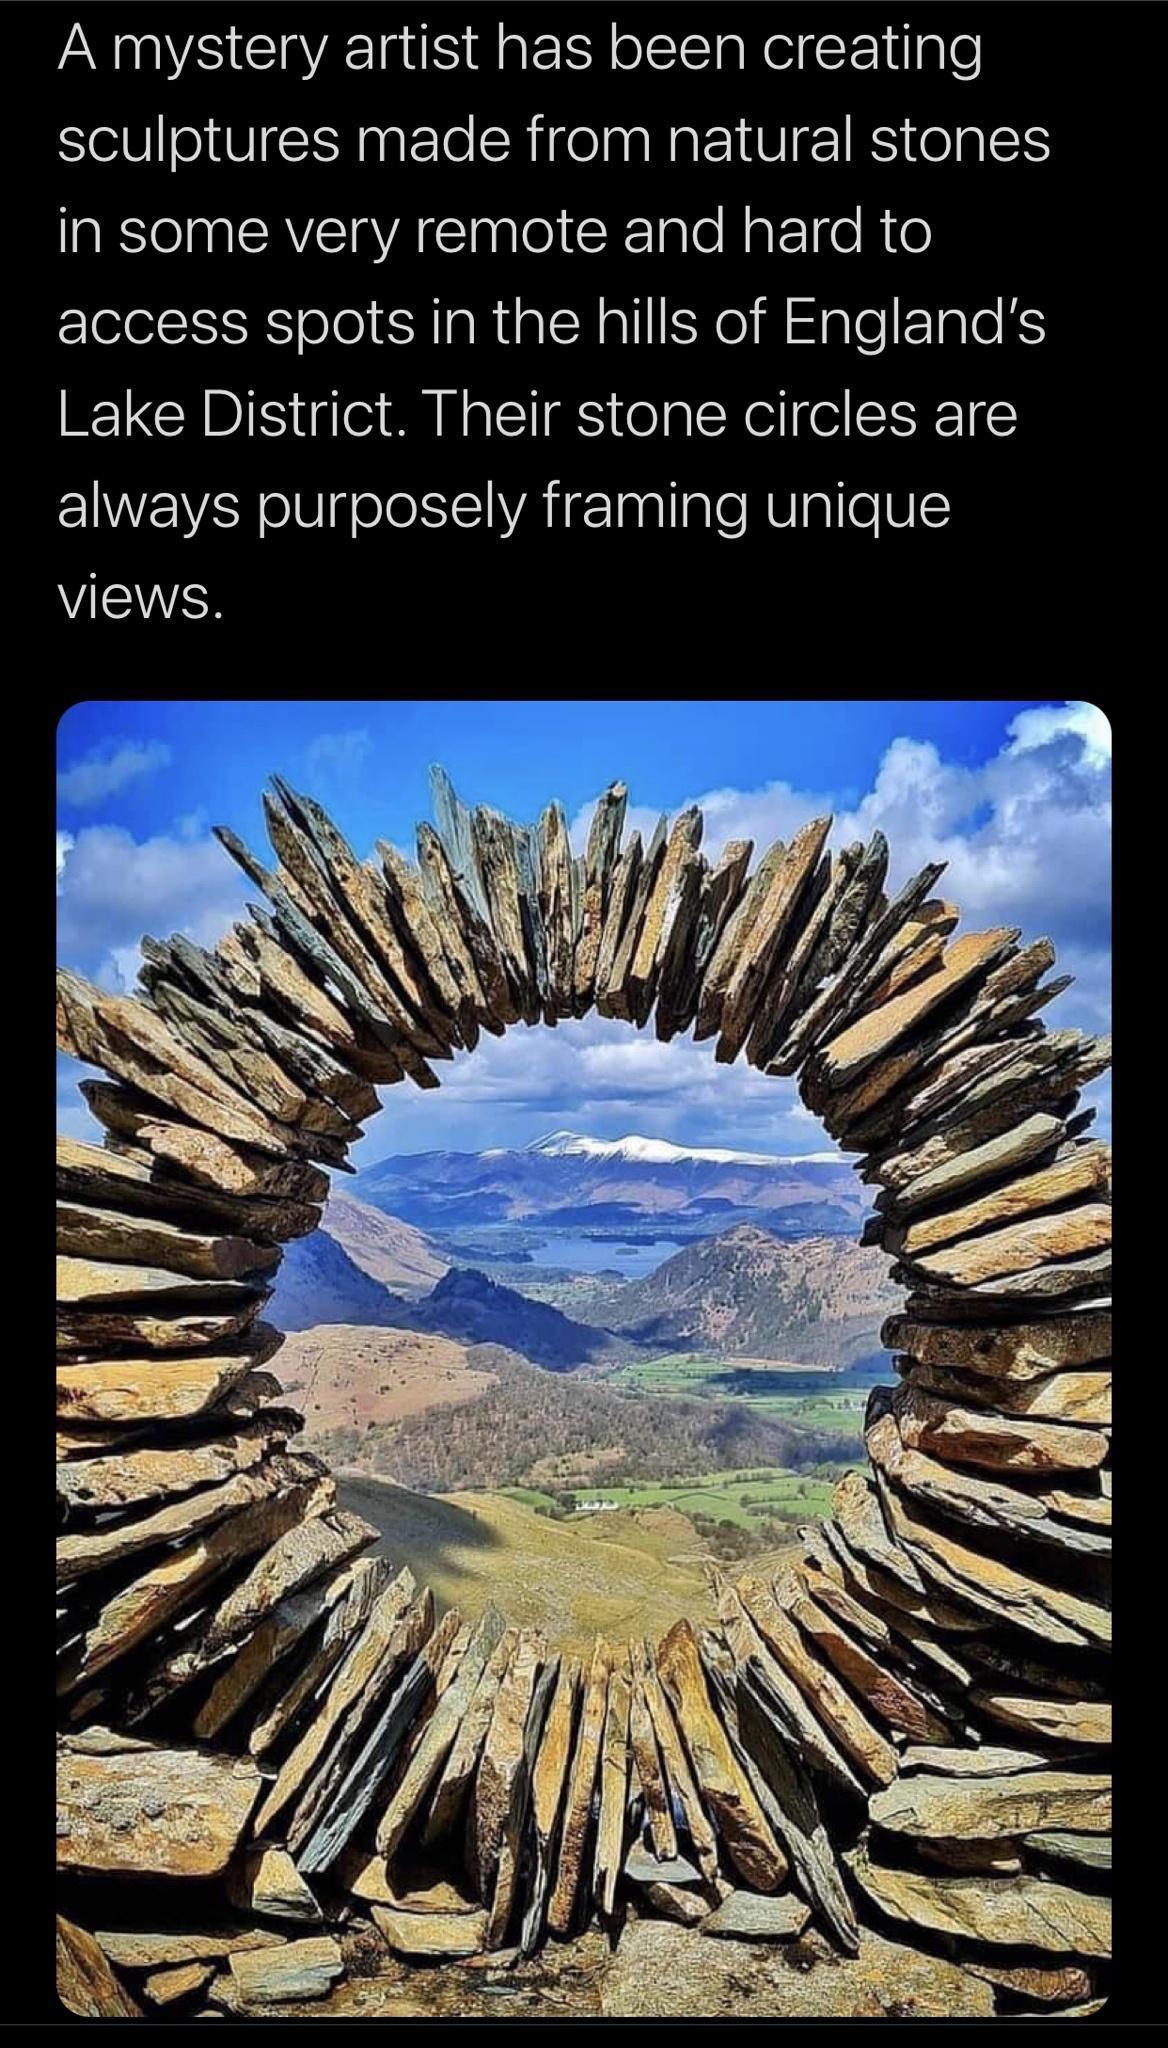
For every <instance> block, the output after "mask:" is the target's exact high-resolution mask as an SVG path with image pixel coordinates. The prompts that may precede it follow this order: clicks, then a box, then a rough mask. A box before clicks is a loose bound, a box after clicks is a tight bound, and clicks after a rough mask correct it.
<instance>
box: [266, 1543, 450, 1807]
mask: <svg viewBox="0 0 1168 2048" xmlns="http://www.w3.org/2000/svg"><path fill="white" fill-rule="evenodd" d="M416 1591H417V1586H416V1582H415V1580H414V1575H413V1573H412V1572H411V1571H409V1570H408V1569H407V1570H405V1571H402V1572H399V1573H398V1576H397V1578H396V1579H394V1581H393V1583H392V1585H390V1586H387V1587H386V1588H385V1589H384V1591H383V1592H381V1593H380V1594H379V1595H378V1597H377V1600H376V1602H375V1604H374V1607H373V1610H372V1612H371V1613H370V1615H369V1617H368V1619H367V1621H366V1622H365V1625H364V1627H363V1629H362V1631H361V1634H360V1636H359V1637H358V1638H357V1640H356V1642H355V1643H354V1644H353V1645H352V1647H351V1649H350V1651H349V1653H348V1655H347V1656H346V1658H345V1661H344V1663H343V1665H342V1666H341V1668H340V1670H339V1671H338V1672H337V1673H336V1675H335V1677H334V1678H333V1680H332V1683H331V1684H330V1686H329V1689H328V1691H327V1693H326V1694H325V1697H324V1700H323V1701H322V1703H321V1707H320V1711H319V1713H318V1714H317V1715H316V1716H315V1717H314V1719H313V1720H312V1721H311V1722H310V1724H309V1726H308V1727H307V1728H306V1729H305V1731H304V1733H303V1735H302V1736H301V1737H300V1740H299V1741H298V1742H297V1743H296V1744H295V1745H294V1746H293V1748H292V1749H291V1750H290V1751H289V1753H288V1755H287V1756H286V1757H285V1759H284V1761H283V1763H282V1764H281V1766H280V1769H279V1771H278V1772H277V1774H276V1778H275V1782H274V1783H273V1784H272V1785H271V1786H270V1788H269V1790H268V1792H267V1794H266V1796H265V1798H264V1802H263V1805H262V1806H261V1808H260V1810H259V1813H258V1814H257V1816H256V1833H257V1834H264V1833H266V1832H267V1831H268V1830H269V1829H270V1828H271V1825H272V1823H273V1821H274V1820H275V1819H276V1816H277V1815H278V1814H280V1813H282V1812H283V1810H284V1808H285V1807H286V1806H287V1805H288V1802H289V1800H290V1799H292V1797H293V1796H294V1794H296V1793H298V1792H299V1791H300V1790H301V1788H302V1787H303V1786H304V1784H305V1783H306V1781H307V1780H308V1778H309V1775H310V1773H311V1772H312V1770H313V1769H314V1767H315V1766H316V1764H317V1763H318V1762H319V1760H320V1758H321V1756H322V1754H323V1752H324V1750H325V1747H326V1745H327V1744H328V1742H329V1741H330V1740H331V1738H332V1737H333V1735H334V1733H335V1731H336V1730H337V1729H338V1728H339V1727H340V1725H341V1723H342V1722H343V1721H345V1719H346V1717H347V1716H348V1715H349V1713H350V1712H351V1710H352V1709H353V1708H354V1706H356V1705H357V1704H358V1703H359V1701H360V1699H361V1697H362V1694H363V1693H364V1692H365V1690H366V1688H367V1686H368V1685H369V1684H370V1682H371V1680H372V1679H373V1677H374V1675H375V1673H376V1671H377V1667H378V1665H379V1664H380V1663H381V1661H382V1659H383V1657H386V1656H387V1654H388V1651H389V1646H390V1644H391V1642H392V1641H393V1637H394V1633H395V1631H396V1629H397V1627H398V1624H399V1623H400V1621H401V1619H402V1616H403V1615H404V1614H405V1613H406V1611H407V1609H408V1608H409V1605H410V1602H411V1601H412V1600H413V1597H414V1594H415V1592H416Z"/></svg>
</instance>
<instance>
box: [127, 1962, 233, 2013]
mask: <svg viewBox="0 0 1168 2048" xmlns="http://www.w3.org/2000/svg"><path fill="white" fill-rule="evenodd" d="M214 1975H215V1965H214V1963H179V1964H178V1965H177V1966H176V1967H175V1968H173V1969H169V1970H153V1971H152V1972H151V1974H150V1975H149V1976H148V1977H147V1978H146V1979H145V1981H144V1983H143V1985H142V1989H143V1991H144V1992H145V1993H146V1996H147V1998H148V1999H149V2000H150V2003H151V2005H160V2006H163V2007H165V2006H168V2005H179V2004H181V2003H182V2001H183V1999H186V1998H194V1997H195V1995H196V1993H197V1992H200V1991H205V1990H206V1988H207V1986H208V1984H209V1983H210V1982H211V1979H212V1977H213V1976H214Z"/></svg>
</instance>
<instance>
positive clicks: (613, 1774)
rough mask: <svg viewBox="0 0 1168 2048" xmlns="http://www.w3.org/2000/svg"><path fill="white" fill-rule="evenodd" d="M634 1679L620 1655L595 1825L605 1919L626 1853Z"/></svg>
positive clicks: (595, 1876)
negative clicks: (631, 1698)
mask: <svg viewBox="0 0 1168 2048" xmlns="http://www.w3.org/2000/svg"><path fill="white" fill-rule="evenodd" d="M630 1693H631V1679H630V1672H629V1659H628V1653H627V1651H626V1652H624V1653H623V1654H620V1655H618V1657H617V1658H616V1661H615V1662H614V1664H613V1668H612V1671H611V1673H610V1674H609V1680H608V1702H607V1706H606V1709H605V1717H604V1734H603V1737H602V1739H601V1745H600V1808H599V1813H598V1815H597V1822H596V1854H595V1858H594V1861H593V1868H592V1891H593V1896H594V1898H595V1900H596V1903H597V1906H598V1907H599V1908H600V1911H601V1912H602V1913H603V1914H604V1916H605V1917H606V1919H611V1918H612V1913H613V1908H614V1907H615V1905H616V1885H617V1879H618V1877H619V1876H620V1873H621V1863H622V1860H623V1851H624V1828H625V1807H626V1803H627V1795H628V1784H629V1746H628V1745H629V1702H630Z"/></svg>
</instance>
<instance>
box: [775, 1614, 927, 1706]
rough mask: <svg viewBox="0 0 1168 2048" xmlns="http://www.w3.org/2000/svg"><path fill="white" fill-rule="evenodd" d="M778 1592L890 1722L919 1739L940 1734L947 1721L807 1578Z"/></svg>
mask: <svg viewBox="0 0 1168 2048" xmlns="http://www.w3.org/2000/svg"><path fill="white" fill-rule="evenodd" d="M776 1594H777V1597H778V1599H779V1601H780V1604H781V1605H783V1607H784V1609H785V1611H786V1612H787V1613H788V1614H789V1615H790V1617H791V1619H792V1620H793V1621H794V1622H796V1623H797V1624H798V1626H799V1628H800V1630H801V1631H802V1633H803V1635H804V1636H805V1637H806V1638H807V1639H808V1642H809V1643H810V1644H811V1645H813V1646H814V1648H815V1649H818V1650H820V1651H822V1653H823V1655H824V1656H825V1657H826V1658H827V1660H828V1662H829V1663H830V1664H831V1665H832V1667H833V1669H834V1670H835V1671H837V1672H838V1673H839V1676H840V1678H841V1679H843V1680H844V1681H845V1682H846V1683H847V1684H848V1685H850V1686H851V1688H852V1690H853V1692H857V1693H859V1695H860V1698H861V1699H862V1700H864V1701H865V1703H866V1704H867V1705H868V1706H869V1707H870V1708H871V1710H872V1712H873V1713H874V1714H876V1715H878V1716H879V1718H880V1719H881V1720H882V1721H883V1722H884V1724H885V1726H886V1727H888V1728H892V1729H894V1730H895V1731H896V1732H897V1733H899V1734H901V1735H906V1736H909V1737H911V1738H912V1740H913V1741H916V1742H928V1741H929V1740H930V1739H932V1740H934V1741H936V1740H938V1739H939V1738H940V1736H941V1735H942V1733H943V1730H944V1724H943V1723H942V1722H940V1721H939V1720H938V1719H937V1717H936V1715H934V1714H932V1713H930V1711H929V1709H928V1707H927V1706H926V1705H925V1704H924V1702H923V1701H922V1700H920V1699H918V1697H917V1695H916V1694H915V1693H914V1692H913V1691H912V1689H911V1687H909V1686H908V1685H907V1684H905V1683H904V1682H903V1681H902V1680H901V1679H900V1678H898V1677H897V1675H896V1673H895V1672H894V1671H891V1670H889V1669H888V1667H887V1664H886V1663H881V1662H879V1661H878V1660H877V1659H876V1658H875V1657H873V1656H872V1655H870V1653H869V1652H868V1651H867V1650H866V1649H865V1648H864V1646H863V1644H862V1643H858V1642H856V1641H855V1639H854V1638H853V1637H852V1636H850V1635H849V1634H848V1632H847V1630H846V1628H844V1627H842V1626H841V1624H840V1621H839V1618H838V1616H836V1615H833V1614H832V1613H831V1611H830V1609H827V1610H826V1611H825V1608H824V1607H822V1606H821V1605H820V1604H819V1603H818V1602H817V1601H815V1600H813V1599H812V1598H811V1597H810V1595H809V1593H808V1591H807V1588H806V1580H805V1579H803V1580H799V1579H796V1580H795V1583H794V1585H792V1586H790V1587H789V1589H788V1591H787V1594H786V1598H784V1588H783V1586H782V1585H780V1584H779V1583H778V1582H776Z"/></svg>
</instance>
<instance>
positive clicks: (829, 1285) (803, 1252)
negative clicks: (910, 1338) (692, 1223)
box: [581, 1223, 901, 1371]
mask: <svg viewBox="0 0 1168 2048" xmlns="http://www.w3.org/2000/svg"><path fill="white" fill-rule="evenodd" d="M887 1273H888V1261H887V1259H886V1258H885V1257H884V1255H883V1254H882V1253H880V1252H878V1251H874V1250H870V1249H868V1248H866V1247H864V1246H862V1245H858V1244H849V1243H848V1242H846V1241H841V1240H840V1239H839V1238H838V1237H807V1238H801V1239H799V1240H798V1241H797V1242H796V1243H794V1244H789V1243H784V1242H782V1241H781V1240H780V1239H779V1238H776V1237H774V1236H773V1235H772V1234H771V1232H770V1231H769V1230H765V1229H762V1228H760V1227H759V1226H758V1225H757V1224H750V1223H744V1224H738V1225H736V1226H735V1227H734V1228H733V1229H731V1230H724V1231H722V1232H720V1233H719V1235H718V1236H716V1237H706V1238H702V1239H701V1240H700V1241H699V1242H698V1243H697V1244H691V1245H686V1246H685V1247H684V1249H683V1250H681V1251H679V1252H675V1253H674V1256H673V1257H672V1258H671V1259H666V1260H664V1261H663V1263H662V1264H661V1265H660V1266H658V1267H657V1268H656V1269H655V1270H654V1271H653V1272H652V1273H649V1274H646V1276H645V1277H644V1278H643V1279H641V1280H628V1281H624V1282H623V1283H621V1284H619V1285H615V1286H614V1285H611V1284H607V1285H600V1286H598V1287H597V1288H595V1289H594V1290H592V1291H590V1293H589V1295H588V1296H587V1306H586V1310H585V1307H584V1303H583V1302H582V1303H581V1309H582V1311H583V1312H586V1313H587V1315H588V1317H589V1319H590V1320H591V1319H592V1318H593V1317H595V1319H596V1321H597V1322H599V1323H602V1324H603V1325H604V1326H605V1327H606V1328H607V1329H611V1330H618V1331H622V1332H623V1333H624V1334H625V1336H626V1337H629V1338H632V1339H633V1340H634V1342H636V1343H637V1344H639V1345H642V1346H652V1347H653V1348H655V1349H657V1350H661V1351H678V1350H710V1351H715V1352H718V1353H720V1354H721V1355H722V1356H724V1357H730V1358H732V1357H735V1356H739V1357H751V1358H774V1359H781V1360H783V1361H784V1362H786V1363H789V1364H796V1365H812V1366H818V1367H821V1368H824V1369H826V1370H837V1369H838V1370H841V1371H842V1370H845V1369H846V1368H848V1367H849V1366H855V1365H859V1364H861V1363H864V1362H866V1361H868V1360H871V1359H875V1358H876V1357H878V1356H879V1355H880V1325H881V1323H882V1322H883V1320H884V1318H885V1316H887V1315H890V1314H891V1313H892V1311H893V1310H894V1309H895V1308H897V1307H898V1306H899V1305H900V1301H901V1293H900V1289H899V1288H898V1287H897V1286H895V1285H894V1283H893V1282H892V1281H891V1280H889V1279H888V1277H887Z"/></svg>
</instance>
